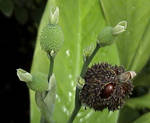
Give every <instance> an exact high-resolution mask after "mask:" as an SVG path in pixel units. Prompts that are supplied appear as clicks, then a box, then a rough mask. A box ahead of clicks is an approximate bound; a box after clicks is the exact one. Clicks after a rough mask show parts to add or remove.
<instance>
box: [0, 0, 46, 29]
mask: <svg viewBox="0 0 150 123" xmlns="http://www.w3.org/2000/svg"><path fill="white" fill-rule="evenodd" d="M45 4H46V0H0V11H1V12H2V13H3V14H4V15H5V16H7V17H9V18H10V17H12V16H14V17H15V18H16V20H17V21H18V22H19V23H20V24H26V23H27V22H28V21H29V20H30V21H32V22H33V23H34V24H35V26H36V27H37V24H38V23H39V21H40V19H41V15H42V13H43V9H44V8H45Z"/></svg>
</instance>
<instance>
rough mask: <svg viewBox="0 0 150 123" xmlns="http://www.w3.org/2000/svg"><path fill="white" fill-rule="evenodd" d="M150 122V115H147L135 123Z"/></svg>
mask: <svg viewBox="0 0 150 123" xmlns="http://www.w3.org/2000/svg"><path fill="white" fill-rule="evenodd" d="M149 122H150V113H146V114H144V115H142V116H141V117H140V118H138V119H137V120H136V121H134V122H133V123H149Z"/></svg>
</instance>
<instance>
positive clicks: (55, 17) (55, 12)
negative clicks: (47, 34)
mask: <svg viewBox="0 0 150 123" xmlns="http://www.w3.org/2000/svg"><path fill="white" fill-rule="evenodd" d="M58 21H59V8H58V7H53V8H52V9H51V11H50V23H51V24H58Z"/></svg>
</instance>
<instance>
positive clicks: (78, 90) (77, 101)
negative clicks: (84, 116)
mask: <svg viewBox="0 0 150 123" xmlns="http://www.w3.org/2000/svg"><path fill="white" fill-rule="evenodd" d="M79 92H80V89H79V88H77V87H76V95H75V108H74V110H73V112H72V115H71V117H70V119H69V121H68V123H72V122H73V120H74V118H75V117H76V115H77V114H78V112H79V110H80V108H81V102H80V100H79Z"/></svg>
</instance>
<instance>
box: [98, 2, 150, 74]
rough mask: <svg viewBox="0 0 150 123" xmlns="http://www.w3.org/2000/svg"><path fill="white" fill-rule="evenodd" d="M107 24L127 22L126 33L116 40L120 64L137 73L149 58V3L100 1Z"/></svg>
mask: <svg viewBox="0 0 150 123" xmlns="http://www.w3.org/2000/svg"><path fill="white" fill-rule="evenodd" d="M100 1H101V6H102V8H103V12H104V16H105V18H106V20H107V22H108V23H109V24H111V25H115V24H116V23H117V22H118V21H120V20H127V22H128V28H127V32H126V33H124V34H123V36H120V37H119V38H118V39H117V46H118V52H119V56H120V61H121V64H123V65H125V67H126V68H127V69H129V70H131V69H132V70H135V71H136V72H139V71H140V70H141V69H142V68H143V66H144V65H145V63H146V62H147V60H148V59H149V56H150V50H149V46H150V16H149V13H150V7H149V6H150V1H149V0H144V1H143V0H115V1H114V0H100Z"/></svg>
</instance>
